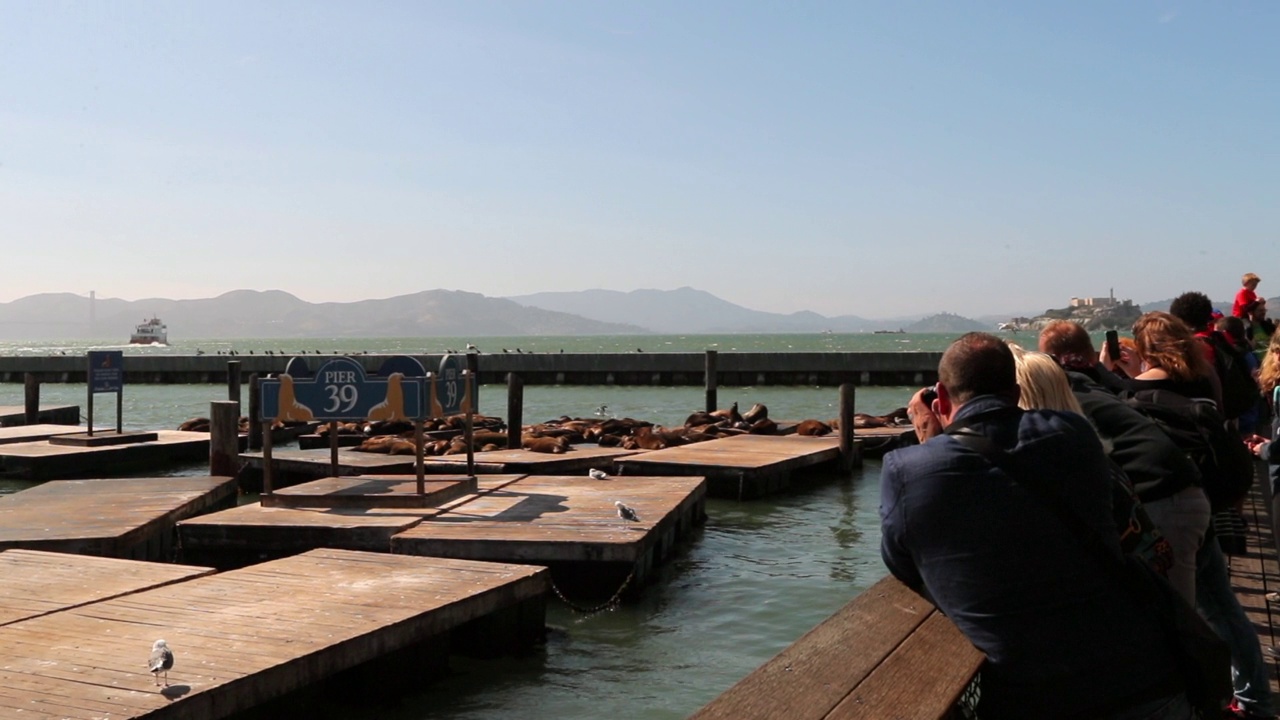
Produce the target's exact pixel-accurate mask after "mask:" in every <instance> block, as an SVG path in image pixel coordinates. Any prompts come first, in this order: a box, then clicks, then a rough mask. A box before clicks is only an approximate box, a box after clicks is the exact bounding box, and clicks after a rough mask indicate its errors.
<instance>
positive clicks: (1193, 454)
mask: <svg viewBox="0 0 1280 720" xmlns="http://www.w3.org/2000/svg"><path fill="white" fill-rule="evenodd" d="M1124 400H1125V402H1126V403H1127V404H1128V405H1129V406H1130V407H1132V408H1134V409H1135V410H1137V411H1138V412H1140V413H1142V414H1143V415H1146V416H1147V417H1149V418H1151V420H1152V421H1154V422H1155V424H1156V425H1158V426H1159V427H1160V429H1161V430H1163V431H1164V433H1165V434H1166V435H1168V436H1169V439H1170V440H1173V443H1174V444H1175V445H1177V446H1178V448H1179V449H1180V450H1182V451H1183V452H1184V453H1186V454H1187V456H1188V457H1189V458H1191V461H1192V462H1194V463H1195V465H1196V468H1197V469H1199V470H1200V485H1201V487H1203V488H1204V492H1205V494H1206V495H1208V496H1209V504H1210V505H1211V506H1212V508H1213V510H1214V511H1215V512H1216V511H1219V510H1224V509H1226V508H1228V507H1231V506H1232V505H1234V504H1235V503H1236V502H1238V501H1239V500H1240V499H1241V498H1243V497H1244V496H1245V494H1247V493H1248V492H1249V488H1250V487H1251V486H1252V485H1253V455H1252V454H1250V453H1249V449H1248V448H1247V447H1245V444H1244V442H1243V441H1242V440H1241V439H1240V438H1239V437H1238V436H1237V435H1236V434H1235V433H1234V432H1232V431H1231V429H1230V428H1228V427H1227V420H1226V418H1224V417H1223V416H1222V413H1221V412H1219V411H1218V406H1217V403H1215V402H1213V401H1212V400H1209V399H1208V398H1189V397H1186V396H1184V395H1179V394H1178V393H1176V392H1173V391H1172V390H1139V391H1138V392H1136V393H1132V394H1130V395H1129V396H1127V397H1125V398H1124Z"/></svg>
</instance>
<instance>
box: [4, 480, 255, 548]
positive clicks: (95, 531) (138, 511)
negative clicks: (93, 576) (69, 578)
mask: <svg viewBox="0 0 1280 720" xmlns="http://www.w3.org/2000/svg"><path fill="white" fill-rule="evenodd" d="M235 502H236V484H235V479H234V478H230V477H161V478H120V479H107V480H55V481H53V482H48V483H45V484H43V485H38V486H36V487H33V488H30V489H27V490H23V491H21V492H16V493H13V494H10V495H0V549H4V548H26V549H29V550H47V551H54V552H65V553H77V554H82V555H100V556H103V557H114V558H129V559H134V560H156V561H168V560H172V559H173V554H174V547H173V539H174V534H175V533H174V527H175V526H176V524H177V523H178V521H180V520H183V519H185V518H189V517H193V516H195V515H198V514H200V513H205V512H210V511H213V510H217V509H219V508H224V507H232V506H234V505H235Z"/></svg>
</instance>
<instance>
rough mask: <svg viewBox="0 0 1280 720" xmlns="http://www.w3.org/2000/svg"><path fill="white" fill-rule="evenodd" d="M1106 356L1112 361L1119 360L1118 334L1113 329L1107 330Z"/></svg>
mask: <svg viewBox="0 0 1280 720" xmlns="http://www.w3.org/2000/svg"><path fill="white" fill-rule="evenodd" d="M1107 357H1109V358H1111V361H1112V362H1119V361H1120V335H1119V334H1118V333H1116V331H1115V330H1108V331H1107Z"/></svg>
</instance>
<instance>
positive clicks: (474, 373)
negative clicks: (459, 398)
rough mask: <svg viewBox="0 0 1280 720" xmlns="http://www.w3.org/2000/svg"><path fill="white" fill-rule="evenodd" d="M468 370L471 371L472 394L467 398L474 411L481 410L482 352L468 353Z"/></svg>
mask: <svg viewBox="0 0 1280 720" xmlns="http://www.w3.org/2000/svg"><path fill="white" fill-rule="evenodd" d="M467 372H469V373H471V395H470V396H468V397H467V400H469V401H470V403H471V411H472V412H480V353H467Z"/></svg>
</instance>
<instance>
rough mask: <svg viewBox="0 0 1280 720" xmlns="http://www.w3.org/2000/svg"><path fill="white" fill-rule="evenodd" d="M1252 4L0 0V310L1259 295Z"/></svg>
mask: <svg viewBox="0 0 1280 720" xmlns="http://www.w3.org/2000/svg"><path fill="white" fill-rule="evenodd" d="M1277 37H1280V3H1276V2H1270V1H1267V2H1226V3H1214V2H1198V3H1177V2H1145V1H1141V0H1134V1H1133V2H1115V1H1114V0H1107V1H1105V2H1088V1H1075V0H1072V1H1071V2H1057V3H1039V2H1030V3H1028V2H1008V3H986V2H950V1H947V2H876V3H862V2H800V3H789V2H788V3H781V2H779V3H762V2H740V1H737V0H735V1H732V2H698V1H695V2H684V1H681V2H650V1H646V2H641V3H623V2H604V3H601V2H530V1H521V2H510V3H507V2H396V3H356V2H340V3H327V2H298V3H293V2H265V3H263V2H200V3H177V2H174V3H170V2H143V3H140V2H122V1H116V0H112V1H111V2H94V3H81V2H72V1H69V2H57V3H55V2H44V1H40V2H19V1H16V0H15V1H13V2H4V3H0V251H2V254H0V258H3V259H2V260H0V268H2V269H0V301H9V300H13V299H15V298H18V297H23V296H25V295H30V294H34V293H41V292H76V293H81V294H84V293H87V292H88V291H89V290H91V289H92V290H96V291H97V293H98V296H99V297H120V298H125V299H130V300H132V299H141V298H147V297H171V298H200V297H211V296H214V295H217V294H220V293H222V292H226V291H228V290H233V289H239V288H249V289H257V290H268V289H279V290H285V291H288V292H291V293H293V294H295V295H298V296H299V297H301V298H303V299H305V300H310V301H317V302H318V301H328V300H334V301H349V300H356V299H362V298H369V297H390V296H393V295H400V294H405V293H411V292H417V291H419V290H426V289H435V288H443V289H455V290H468V291H473V292H479V293H483V294H485V295H489V296H496V297H504V296H510V295H520V294H526V293H533V292H541V291H571V290H585V289H590V288H611V289H616V290H633V289H637V288H658V289H673V288H677V287H681V286H685V285H688V286H692V287H696V288H699V289H702V290H707V291H709V292H711V293H714V294H715V295H718V296H720V297H722V298H724V299H726V300H729V301H731V302H735V303H738V304H740V305H744V306H747V307H750V308H753V309H758V310H767V311H774V312H792V311H796V310H813V311H816V312H820V313H823V314H825V315H839V314H856V315H862V316H865V317H888V316H897V315H903V314H910V313H931V312H937V311H941V310H949V311H952V312H958V313H960V314H965V315H971V316H972V315H980V314H984V313H1000V312H1006V311H1009V312H1012V311H1019V312H1020V311H1039V310H1042V309H1045V308H1049V307H1061V306H1064V305H1066V303H1067V300H1068V298H1070V297H1071V296H1073V295H1079V296H1087V295H1094V296H1098V295H1106V294H1107V293H1108V291H1109V289H1111V288H1115V292H1116V294H1117V295H1118V296H1120V297H1129V298H1132V299H1134V300H1137V301H1139V302H1143V301H1150V300H1157V299H1162V298H1167V297H1171V296H1173V295H1176V294H1177V293H1179V292H1182V291H1184V290H1190V289H1199V290H1203V291H1206V292H1208V293H1209V294H1210V295H1211V296H1213V297H1214V298H1225V299H1229V298H1230V297H1232V295H1233V294H1234V293H1235V291H1236V290H1237V289H1238V287H1239V278H1240V275H1241V274H1242V273H1243V272H1246V271H1253V272H1256V273H1258V274H1259V275H1261V276H1262V278H1263V281H1262V285H1261V286H1260V288H1259V292H1260V294H1262V295H1264V296H1273V295H1276V294H1280V268H1276V267H1275V265H1276V264H1275V263H1274V262H1273V258H1275V257H1276V248H1277V240H1280V46H1277V40H1276V38H1277Z"/></svg>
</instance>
